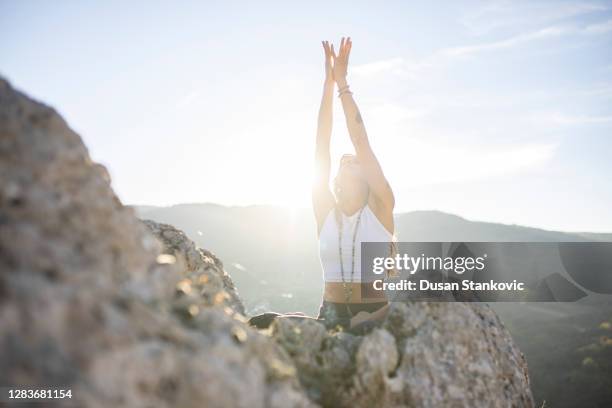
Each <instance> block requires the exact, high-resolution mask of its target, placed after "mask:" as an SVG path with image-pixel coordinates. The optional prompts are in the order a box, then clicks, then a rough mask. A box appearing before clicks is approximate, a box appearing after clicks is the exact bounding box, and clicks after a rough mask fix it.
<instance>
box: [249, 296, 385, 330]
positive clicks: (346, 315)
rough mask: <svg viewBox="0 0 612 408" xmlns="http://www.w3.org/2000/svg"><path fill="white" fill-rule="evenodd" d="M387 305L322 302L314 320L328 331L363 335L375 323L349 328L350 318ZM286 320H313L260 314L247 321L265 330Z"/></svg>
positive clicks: (290, 314) (302, 317)
mask: <svg viewBox="0 0 612 408" xmlns="http://www.w3.org/2000/svg"><path fill="white" fill-rule="evenodd" d="M386 305H387V302H376V303H335V302H328V301H327V300H324V301H323V303H321V307H320V308H319V315H318V316H317V318H316V320H317V321H318V322H320V323H322V324H324V325H325V327H326V328H328V329H333V328H337V327H341V328H342V329H344V330H349V331H350V332H352V333H355V334H364V333H366V332H369V331H370V330H371V329H372V328H373V327H375V326H376V323H375V322H372V321H368V322H364V323H361V324H359V325H358V326H357V327H353V328H351V317H353V316H355V315H356V314H357V313H359V312H368V313H373V312H375V311H377V310H378V309H380V308H381V307H384V306H386ZM278 317H282V318H288V319H313V320H315V319H314V318H312V317H308V316H303V315H296V314H292V313H285V314H282V313H274V312H268V313H262V314H260V315H257V316H253V317H251V318H250V319H249V324H250V325H251V326H254V327H257V328H259V329H265V328H267V327H269V326H270V324H272V322H273V321H274V320H275V319H276V318H278Z"/></svg>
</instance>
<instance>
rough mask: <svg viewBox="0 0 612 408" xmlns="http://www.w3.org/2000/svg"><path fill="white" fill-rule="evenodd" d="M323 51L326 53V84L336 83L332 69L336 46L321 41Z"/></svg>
mask: <svg viewBox="0 0 612 408" xmlns="http://www.w3.org/2000/svg"><path fill="white" fill-rule="evenodd" d="M321 44H323V51H325V83H326V84H333V83H334V69H333V67H332V58H333V56H334V48H333V47H334V46H333V45H330V44H329V41H321Z"/></svg>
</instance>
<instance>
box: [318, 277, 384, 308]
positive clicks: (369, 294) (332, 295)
mask: <svg viewBox="0 0 612 408" xmlns="http://www.w3.org/2000/svg"><path fill="white" fill-rule="evenodd" d="M323 299H324V300H326V301H328V302H334V303H377V302H385V301H386V300H387V298H386V296H385V292H384V291H375V290H372V282H350V283H349V282H346V283H343V282H325V286H324V290H323Z"/></svg>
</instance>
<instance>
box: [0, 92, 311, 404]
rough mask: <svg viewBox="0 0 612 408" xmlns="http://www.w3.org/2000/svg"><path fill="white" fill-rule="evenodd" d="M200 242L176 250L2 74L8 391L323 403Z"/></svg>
mask: <svg viewBox="0 0 612 408" xmlns="http://www.w3.org/2000/svg"><path fill="white" fill-rule="evenodd" d="M166 231H171V230H170V229H166ZM162 235H163V236H164V238H165V239H167V242H166V243H167V244H168V243H170V244H171V243H172V242H174V238H173V237H175V231H171V233H170V232H169V233H168V234H166V233H163V234H162ZM186 243H187V241H186V240H181V243H180V244H179V245H178V247H179V248H182V249H173V251H175V253H176V252H178V251H183V252H184V254H185V257H183V256H182V255H181V256H173V255H172V254H164V253H163V251H162V246H161V245H160V243H159V242H158V241H157V240H156V239H155V238H154V236H153V235H152V234H151V233H150V232H149V231H148V230H147V228H146V226H145V225H144V224H143V223H142V222H141V221H139V220H138V219H137V218H136V217H135V216H134V214H133V212H132V210H130V209H128V208H127V207H124V206H123V205H122V204H121V203H120V202H119V200H118V199H117V197H116V196H115V194H114V193H113V191H112V189H111V188H110V183H109V177H108V174H107V173H106V171H105V169H104V168H103V167H102V166H99V165H97V164H95V163H93V162H92V161H91V160H90V158H89V155H88V152H87V149H86V148H85V146H84V145H83V143H82V141H81V139H80V137H79V136H78V135H77V134H75V133H74V132H73V131H72V130H70V129H69V128H68V126H67V125H66V123H65V122H64V121H63V120H62V119H61V117H60V116H59V115H58V114H57V113H56V112H55V111H54V110H53V109H51V108H49V107H47V106H44V105H42V104H40V103H36V102H34V101H32V100H30V99H29V98H27V97H26V96H24V95H23V94H21V93H19V92H16V91H15V90H13V89H12V88H11V87H10V85H9V84H8V83H7V82H5V81H2V80H0V328H1V329H0V350H1V352H0V384H1V385H3V386H19V387H37V386H38V387H45V388H47V387H50V386H58V387H63V388H70V389H71V390H72V396H73V400H72V403H71V404H66V405H70V406H75V402H76V406H89V407H108V406H123V407H152V406H155V407H165V406H166V407H269V406H275V407H286V406H295V407H307V406H311V405H312V403H311V402H310V400H309V399H308V398H307V397H306V396H305V394H304V392H303V389H302V386H301V385H300V383H299V381H298V379H297V377H296V372H295V367H294V365H293V363H292V361H291V360H290V359H289V357H288V356H287V354H286V352H285V351H284V350H283V349H282V348H281V347H279V346H278V345H277V344H275V343H274V342H272V341H270V339H269V338H268V337H267V336H265V335H262V334H260V333H258V332H256V331H254V330H251V329H250V328H249V327H248V326H247V325H246V324H245V323H244V319H243V318H242V317H241V314H240V313H239V312H242V306H241V304H240V303H239V301H238V298H237V296H236V294H235V292H233V291H232V290H231V282H230V281H229V280H227V279H225V278H224V277H223V275H222V274H221V271H222V267H221V264H220V263H219V262H218V261H216V260H215V258H214V257H212V256H210V254H208V253H206V252H203V251H197V250H193V248H192V247H190V246H189V245H188V244H186ZM191 245H193V244H191ZM183 258H184V259H183ZM192 277H197V278H198V279H197V281H195V282H191V281H190V279H191V278H192ZM207 279H208V280H207ZM202 285H204V286H206V290H205V291H204V292H205V294H204V295H203V296H199V295H198V293H197V292H196V290H197V289H198V288H199V287H201V286H202ZM226 289H229V290H226ZM229 306H232V307H229ZM75 400H76V401H75Z"/></svg>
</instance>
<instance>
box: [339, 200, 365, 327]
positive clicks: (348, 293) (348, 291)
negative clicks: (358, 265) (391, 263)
mask: <svg viewBox="0 0 612 408" xmlns="http://www.w3.org/2000/svg"><path fill="white" fill-rule="evenodd" d="M364 208H365V207H364ZM336 211H339V212H340V214H339V217H337V219H338V252H339V255H340V275H341V277H342V289H343V290H344V300H345V304H346V310H347V311H348V313H349V315H350V316H353V313H352V312H351V309H350V308H349V300H351V297H352V296H353V286H352V285H351V286H347V284H346V279H345V278H344V262H343V259H342V235H343V232H344V228H343V214H342V212H341V211H340V210H339V209H338V208H336ZM362 213H363V208H361V210H359V215H358V216H357V221H356V222H355V226H354V228H353V246H352V252H351V280H350V283H351V284H352V283H353V277H354V275H355V242H356V240H357V231H358V230H359V224H360V222H361V214H362Z"/></svg>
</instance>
